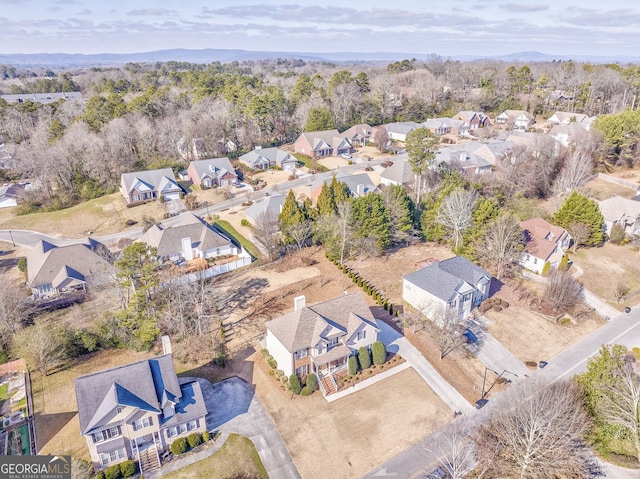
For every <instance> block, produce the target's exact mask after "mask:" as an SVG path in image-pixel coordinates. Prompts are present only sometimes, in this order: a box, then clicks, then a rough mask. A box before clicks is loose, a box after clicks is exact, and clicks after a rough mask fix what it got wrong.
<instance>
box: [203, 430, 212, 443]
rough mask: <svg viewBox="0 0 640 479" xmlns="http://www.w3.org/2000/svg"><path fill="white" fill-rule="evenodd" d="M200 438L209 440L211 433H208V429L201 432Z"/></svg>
mask: <svg viewBox="0 0 640 479" xmlns="http://www.w3.org/2000/svg"><path fill="white" fill-rule="evenodd" d="M202 440H203V441H204V442H208V441H211V434H210V433H209V431H205V432H203V433H202Z"/></svg>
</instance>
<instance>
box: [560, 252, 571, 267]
mask: <svg viewBox="0 0 640 479" xmlns="http://www.w3.org/2000/svg"><path fill="white" fill-rule="evenodd" d="M558 269H559V270H560V271H567V270H568V269H569V255H568V254H567V253H565V254H563V255H562V259H561V260H560V264H559V265H558Z"/></svg>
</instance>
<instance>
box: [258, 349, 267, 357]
mask: <svg viewBox="0 0 640 479" xmlns="http://www.w3.org/2000/svg"><path fill="white" fill-rule="evenodd" d="M260 354H262V357H263V358H266V357H267V356H269V350H268V349H267V348H262V349H261V350H260Z"/></svg>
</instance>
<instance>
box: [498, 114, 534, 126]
mask: <svg viewBox="0 0 640 479" xmlns="http://www.w3.org/2000/svg"><path fill="white" fill-rule="evenodd" d="M535 122H536V120H535V118H534V117H533V116H532V115H531V113H529V112H527V111H523V110H505V111H503V112H502V113H500V114H499V115H498V116H497V117H496V123H497V124H499V125H508V126H510V125H513V129H514V130H526V129H528V128H530V127H532V126H533V125H534V124H535Z"/></svg>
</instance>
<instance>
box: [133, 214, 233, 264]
mask: <svg viewBox="0 0 640 479" xmlns="http://www.w3.org/2000/svg"><path fill="white" fill-rule="evenodd" d="M139 241H142V242H144V243H147V244H148V245H149V246H152V247H154V248H157V251H158V253H157V254H158V256H159V257H160V258H168V259H169V260H171V261H182V260H185V261H191V260H192V259H194V258H204V259H207V258H215V257H218V256H227V255H237V254H238V248H237V247H236V246H235V245H234V244H233V243H232V242H231V240H230V239H229V238H226V237H225V236H224V235H223V234H222V233H219V232H218V231H217V230H216V229H214V228H213V227H212V226H211V225H209V224H208V223H207V222H206V221H204V220H203V219H202V218H200V217H198V216H196V215H194V214H193V213H184V214H182V215H180V216H179V217H178V221H177V222H175V223H172V224H171V226H164V225H162V223H156V224H155V225H153V226H152V227H151V228H149V229H148V230H147V231H146V233H144V235H142V237H141V238H140V239H139Z"/></svg>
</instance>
